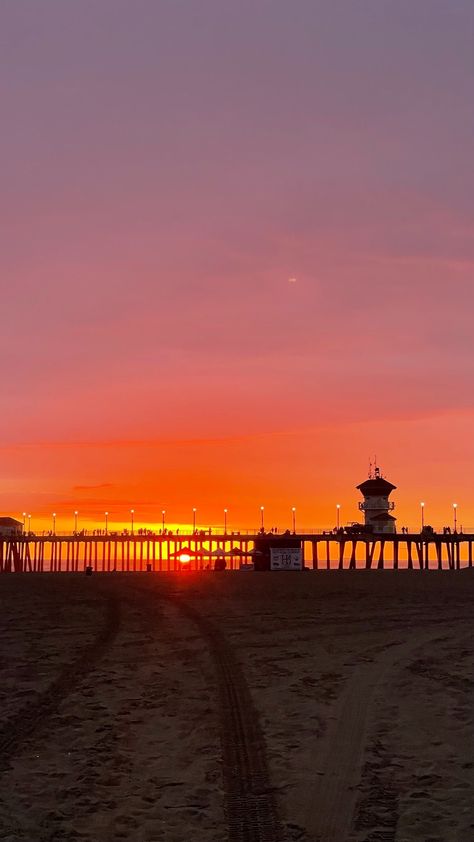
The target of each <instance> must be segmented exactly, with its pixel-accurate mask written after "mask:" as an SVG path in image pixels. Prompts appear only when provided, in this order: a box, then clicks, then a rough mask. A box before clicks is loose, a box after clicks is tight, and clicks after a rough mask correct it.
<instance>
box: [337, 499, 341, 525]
mask: <svg viewBox="0 0 474 842" xmlns="http://www.w3.org/2000/svg"><path fill="white" fill-rule="evenodd" d="M340 514H341V504H340V503H336V528H337V530H338V531H339V527H340V525H341V517H340Z"/></svg>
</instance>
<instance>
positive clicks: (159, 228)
mask: <svg viewBox="0 0 474 842" xmlns="http://www.w3.org/2000/svg"><path fill="white" fill-rule="evenodd" d="M473 35H474V8H473V6H472V4H471V3H470V2H468V0H461V2H456V0H452V2H450V3H449V4H448V3H445V2H438V1H437V0H410V2H405V0H398V2H389V0H387V2H379V0H362V1H361V2H360V3H352V2H339V0H335V1H334V2H331V3H327V2H315V0H311V2H309V0H308V2H306V0H301V2H298V3H296V4H290V3H287V2H279V0H276V1H275V2H269V1H268V2H266V0H260V2H259V1H258V0H257V2H254V0H252V2H250V0H240V2H239V3H226V2H224V3H223V2H220V0H219V2H218V0H213V2H210V0H202V2H200V3H192V2H171V0H170V2H166V0H165V2H160V3H156V2H152V0H134V2H133V3H131V2H124V0H101V2H100V3H96V2H89V0H82V2H80V3H75V4H73V3H67V4H65V3H64V2H62V0H43V2H42V3H41V4H39V3H37V2H35V1H34V0H5V2H4V3H3V4H2V9H1V11H0V62H1V74H0V76H1V79H2V83H1V85H2V114H3V121H2V122H3V125H4V130H3V132H2V136H1V138H0V146H1V156H2V190H1V195H2V202H1V211H0V213H1V220H0V221H1V226H0V239H1V249H0V277H1V283H2V303H3V319H2V332H1V338H0V343H1V349H2V358H3V390H2V395H3V400H2V412H1V414H0V441H1V446H2V457H3V458H2V463H3V482H2V485H1V487H0V508H1V509H2V510H3V511H4V512H5V513H11V514H17V513H18V512H21V511H23V510H25V509H27V510H31V511H32V513H34V514H35V517H36V518H37V522H38V523H40V522H43V521H44V522H45V523H46V522H48V519H49V518H50V512H51V511H53V510H57V511H58V513H59V514H60V515H61V517H62V518H63V519H66V518H67V517H69V518H70V513H71V511H72V510H74V508H76V507H78V508H81V511H84V517H87V518H90V519H92V518H94V517H97V518H100V517H101V516H102V512H103V510H104V509H105V507H107V508H108V509H110V510H113V511H114V516H116V518H117V520H120V519H122V518H123V520H126V514H124V515H123V514H122V513H123V512H125V513H126V511H127V509H128V508H130V507H131V506H134V507H135V508H136V509H137V511H140V513H141V517H142V519H143V522H148V521H153V519H154V518H155V515H156V512H157V511H161V508H162V507H163V506H166V508H167V509H169V510H170V512H171V511H172V512H174V515H173V519H174V520H176V521H179V520H186V519H188V520H189V511H190V509H191V508H192V506H194V505H196V506H198V509H199V511H200V512H202V520H203V522H206V523H207V522H211V523H215V522H217V523H218V522H219V520H220V513H221V511H222V509H223V507H224V506H228V507H229V508H230V509H232V512H233V513H234V515H235V520H236V522H239V523H241V524H245V525H252V523H254V522H255V521H256V520H257V518H258V509H259V507H260V505H261V504H262V503H264V504H265V505H266V506H268V508H269V510H270V511H271V512H272V514H269V517H270V518H271V519H272V520H274V522H275V524H279V523H281V524H282V525H283V523H284V521H285V518H287V516H288V515H287V513H288V511H289V509H290V507H291V506H292V505H297V507H298V511H299V512H301V518H302V519H303V522H304V523H305V525H308V526H310V525H314V526H315V525H317V523H321V524H322V525H328V524H329V523H331V522H332V519H333V511H334V507H335V503H336V502H337V501H339V502H341V503H342V504H343V505H344V510H345V512H346V517H347V519H348V520H352V519H355V518H356V517H357V516H358V515H357V511H356V508H355V506H356V502H357V499H358V494H357V493H356V492H355V491H354V486H355V485H356V484H357V483H358V482H360V481H362V480H363V479H364V477H365V475H366V473H367V465H368V457H369V455H370V454H374V453H377V455H378V458H379V461H380V463H381V465H382V467H383V468H384V469H385V471H386V473H387V474H388V476H389V478H390V479H391V480H392V481H393V482H394V483H395V484H396V485H397V486H398V489H399V490H398V491H397V493H396V501H397V503H398V509H399V518H400V521H399V523H400V525H402V522H407V521H408V522H411V523H413V522H415V523H416V520H417V518H418V507H419V500H420V499H426V500H427V507H428V504H429V505H431V507H432V508H431V511H432V514H433V520H434V521H435V522H436V523H443V522H445V521H448V519H449V517H450V510H451V505H452V502H453V500H457V501H458V502H459V508H460V512H461V511H462V512H463V517H462V520H464V522H466V523H468V522H469V518H470V524H472V525H473V526H474V493H473V490H472V476H473V474H474V445H473V443H472V420H473V412H474V409H473V392H472V386H473V356H472V350H471V349H472V326H471V319H472V309H473V303H474V300H473V299H474V292H473V279H474V237H473V234H474V198H473V197H474V189H473V188H474V183H473V182H474V175H473V167H472V149H473V148H474V117H473V109H472V102H473V101H474V59H473V54H472V39H473ZM289 278H296V283H289ZM428 501H429V502H428ZM256 512H257V514H256Z"/></svg>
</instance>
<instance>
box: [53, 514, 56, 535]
mask: <svg viewBox="0 0 474 842" xmlns="http://www.w3.org/2000/svg"><path fill="white" fill-rule="evenodd" d="M53 535H56V512H53Z"/></svg>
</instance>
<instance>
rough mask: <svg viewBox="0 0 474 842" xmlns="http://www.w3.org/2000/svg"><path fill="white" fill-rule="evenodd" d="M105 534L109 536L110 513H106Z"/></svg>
mask: <svg viewBox="0 0 474 842" xmlns="http://www.w3.org/2000/svg"><path fill="white" fill-rule="evenodd" d="M105 534H106V535H108V534H109V513H108V512H105Z"/></svg>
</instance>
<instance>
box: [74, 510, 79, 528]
mask: <svg viewBox="0 0 474 842" xmlns="http://www.w3.org/2000/svg"><path fill="white" fill-rule="evenodd" d="M78 514H79V512H74V532H77V516H78Z"/></svg>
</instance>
